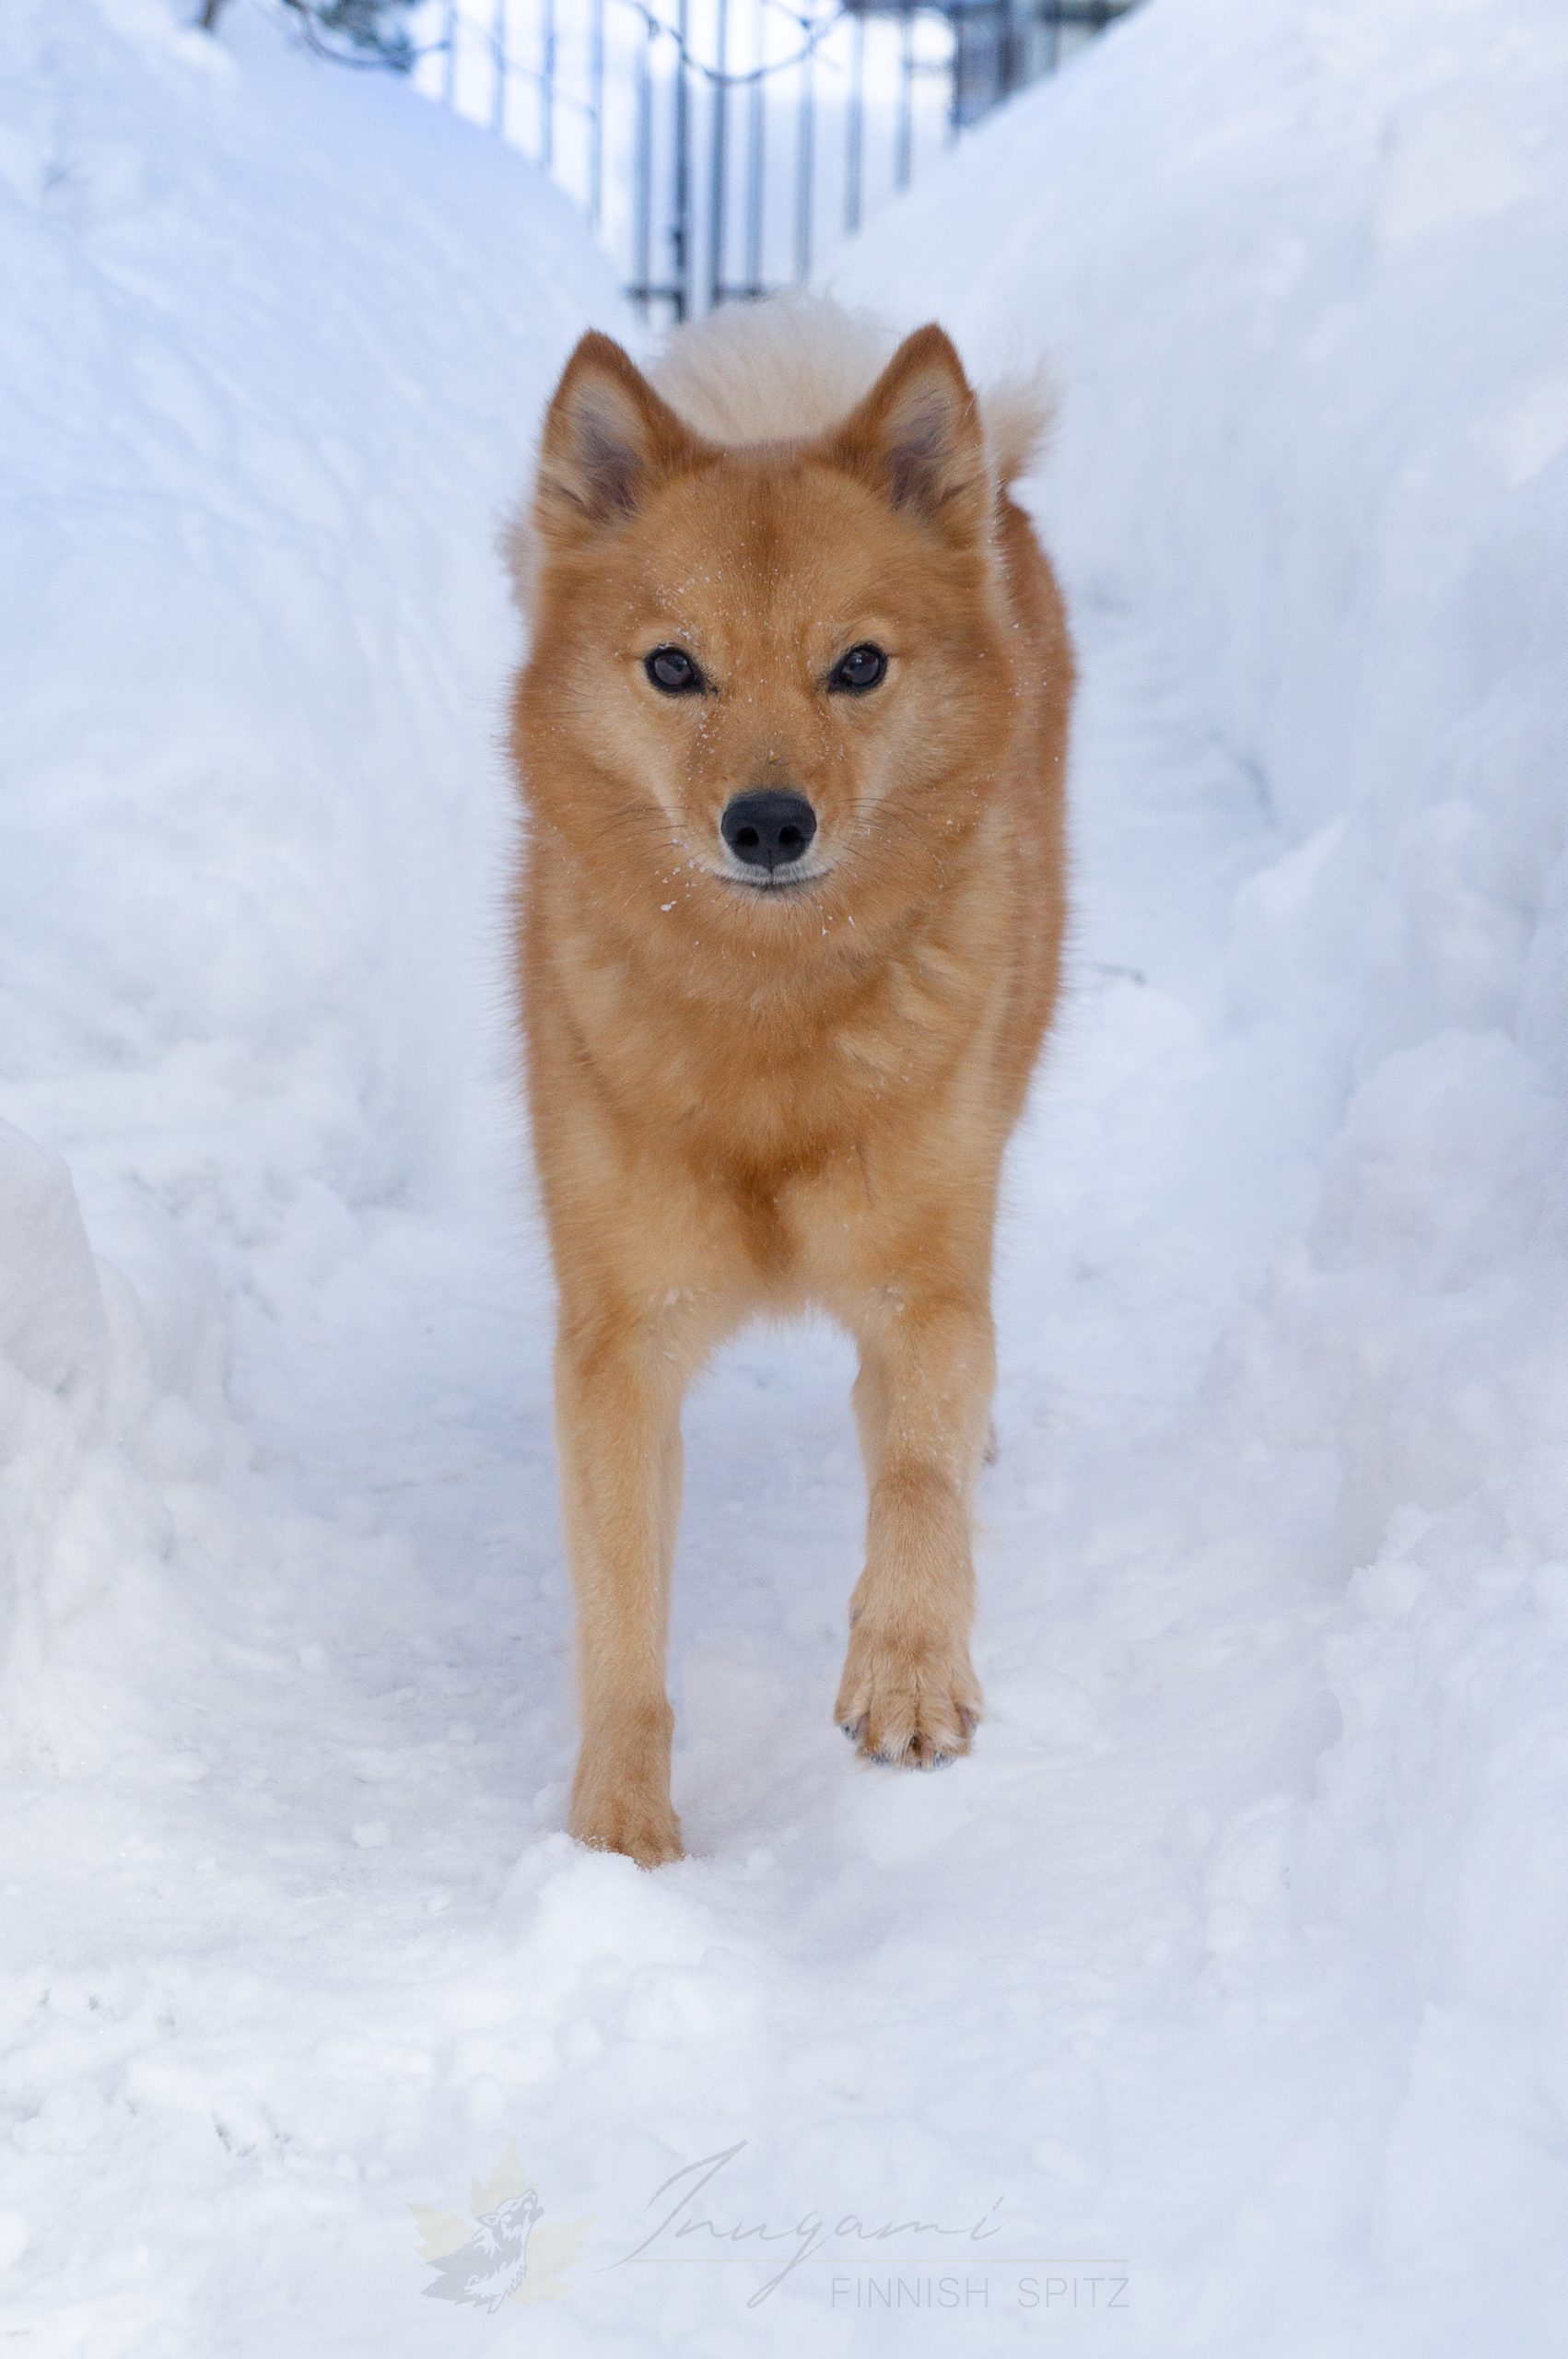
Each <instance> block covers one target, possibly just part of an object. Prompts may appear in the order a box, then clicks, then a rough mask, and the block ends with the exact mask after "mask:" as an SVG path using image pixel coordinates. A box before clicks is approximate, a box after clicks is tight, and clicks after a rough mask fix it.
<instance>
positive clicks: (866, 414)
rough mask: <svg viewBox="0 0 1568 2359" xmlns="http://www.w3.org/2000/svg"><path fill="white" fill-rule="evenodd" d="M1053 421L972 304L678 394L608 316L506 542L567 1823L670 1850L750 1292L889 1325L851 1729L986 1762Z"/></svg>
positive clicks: (914, 1756)
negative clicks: (980, 1566)
mask: <svg viewBox="0 0 1568 2359" xmlns="http://www.w3.org/2000/svg"><path fill="white" fill-rule="evenodd" d="M1039 422H1040V421H1039V417H1038V414H1037V411H1036V408H1035V407H1034V406H1033V405H1032V404H1031V403H1030V401H1028V400H1027V399H1025V398H1020V397H1018V396H1016V395H1012V396H1007V397H1005V398H1000V399H996V400H989V401H988V402H987V403H986V404H985V405H982V404H981V402H980V401H979V400H978V399H977V395H976V393H975V392H974V390H973V389H972V387H971V385H970V383H969V381H968V380H967V378H966V377H965V370H964V367H963V364H962V362H961V360H960V359H959V357H958V354H957V352H956V350H955V349H954V346H953V344H952V342H951V341H950V339H949V338H948V336H947V335H946V334H944V333H943V332H942V329H941V328H940V327H937V326H934V325H933V326H929V327H923V328H921V329H919V331H918V332H917V333H916V334H912V335H910V336H908V337H907V339H906V340H905V341H904V342H903V343H901V344H899V345H898V346H897V348H896V350H892V351H891V354H890V348H889V344H888V343H887V342H885V341H883V340H882V339H880V337H879V336H878V335H877V334H875V333H874V332H873V331H872V330H871V329H870V328H868V327H867V326H866V325H865V324H864V323H860V322H859V321H857V320H856V319H854V318H853V317H852V316H851V315H848V314H847V313H844V312H841V311H837V309H835V308H834V307H831V306H827V305H817V304H810V303H802V302H798V301H797V302H789V301H782V302H774V303H771V304H762V305H757V306H754V307H748V308H744V309H737V310H734V311H725V312H720V313H719V314H717V315H715V316H714V317H713V318H712V319H710V320H708V321H706V322H703V323H699V324H697V325H696V326H693V327H688V328H685V329H682V330H678V331H677V332H676V334H674V336H673V339H672V341H671V343H670V345H669V346H668V348H667V350H666V352H665V355H664V357H663V358H662V360H661V362H659V363H658V364H656V365H655V367H654V368H653V369H652V370H651V373H650V374H647V375H645V374H644V373H643V372H642V371H641V370H639V369H638V367H637V366H636V365H635V364H634V363H633V361H632V360H631V359H630V358H628V356H627V354H626V352H625V351H624V350H623V349H622V348H621V346H619V345H617V344H615V343H614V342H613V341H611V339H610V338H609V337H607V336H604V335H603V334H587V335H585V336H584V337H583V338H582V340H581V342H580V343H579V345H578V346H577V348H576V350H575V351H574V352H573V354H572V355H571V358H570V359H569V360H568V364H567V367H566V370H565V371H564V373H563V375H562V377H561V379H560V381H559V384H558V385H557V387H556V393H555V395H554V397H553V399H552V400H551V402H550V405H549V408H548V411H547V414H546V417H545V420H544V431H543V436H542V440H541V444H540V451H539V459H538V467H537V475H536V480H535V483H534V487H533V492H532V510H531V513H530V514H529V515H528V516H527V518H526V520H525V522H524V523H523V524H522V525H521V527H520V528H519V529H518V532H517V534H516V537H515V540H514V545H513V557H514V562H515V565H516V569H517V571H518V574H519V578H520V583H521V588H522V591H523V595H524V600H525V604H526V607H527V611H528V613H529V616H530V619H531V623H532V634H531V646H530V652H529V655H528V659H527V662H526V663H525V665H524V666H523V668H522V670H521V673H520V675H519V678H518V681H517V686H516V691H515V697H514V700H513V706H512V716H511V745H512V752H513V755H514V757H515V766H516V770H517V775H518V779H519V781H520V784H521V792H522V797H523V802H524V805H525V810H526V815H527V821H528V826H527V849H526V853H525V857H524V861H523V865H522V871H521V883H520V889H519V895H518V904H517V914H518V938H517V973H518V982H519V996H520V1005H521V1022H522V1027H523V1034H524V1041H525V1048H526V1065H527V1077H528V1086H529V1093H530V1098H531V1103H532V1141H533V1148H534V1154H535V1156H536V1160H537V1166H538V1172H539V1178H540V1183H541V1193H542V1198H543V1203H544V1214H545V1219H546V1224H547V1227H548V1232H549V1238H550V1244H551V1250H552V1256H553V1260H554V1264H555V1271H556V1283H557V1286H558V1291H559V1323H558V1333H557V1344H556V1420H557V1438H558V1448H559V1455H560V1465H561V1480H562V1492H563V1498H564V1507H565V1520H566V1531H567V1538H568V1551H569V1555H570V1560H571V1567H572V1574H573V1579H574V1585H575V1590H576V1597H577V1623H578V1653H579V1694H580V1707H581V1742H580V1750H579V1759H578V1766H577V1772H576V1778H575V1780H574V1784H573V1788H572V1801H571V1814H570V1825H571V1831H572V1833H573V1834H574V1835H575V1836H576V1837H579V1839H580V1840H581V1841H582V1842H584V1843H586V1844H590V1845H592V1846H595V1847H598V1848H603V1849H606V1850H610V1851H616V1852H622V1853H625V1854H626V1855H627V1856H628V1857H629V1858H631V1859H632V1860H637V1861H638V1862H639V1863H640V1864H641V1865H642V1866H644V1867H652V1866H654V1865H657V1864H658V1863H660V1862H661V1861H664V1860H674V1859H677V1858H679V1857H680V1856H681V1850H682V1840H681V1829H680V1825H679V1822H678V1820H677V1818H676V1815H675V1813H674V1810H673V1806H672V1802H671V1795H670V1752H671V1743H672V1735H673V1714H672V1711H671V1707H670V1704H669V1701H668V1697H667V1695H666V1692H665V1669H664V1658H665V1651H666V1634H667V1627H668V1619H669V1600H670V1583H671V1567H672V1559H673V1552H674V1544H675V1527H676V1520H677V1515H678V1510H679V1500H680V1489H681V1463H682V1461H681V1429H680V1418H681V1404H682V1398H683V1395H684V1393H685V1390H686V1387H687V1386H688V1384H689V1382H690V1380H691V1379H692V1377H693V1375H694V1374H695V1372H696V1370H697V1369H698V1367H700V1366H701V1364H702V1363H703V1361H704V1360H705V1359H706V1358H707V1356H708V1355H709V1354H710V1353H711V1352H712V1351H713V1350H714V1348H715V1346H716V1345H717V1344H720V1341H721V1340H722V1339H723V1338H724V1337H726V1336H727V1335H729V1334H731V1332H733V1331H734V1330H735V1329H736V1328H737V1327H738V1326H739V1325H741V1324H742V1323H743V1321H745V1320H748V1319H750V1318H752V1317H754V1316H758V1315H761V1316H776V1315H779V1314H787V1313H790V1312H792V1311H796V1310H799V1309H804V1308H806V1307H808V1306H814V1307H818V1308H820V1309H823V1310H825V1311H826V1312H827V1313H828V1314H829V1315H830V1316H831V1317H832V1318H833V1319H834V1320H837V1321H838V1322H839V1323H841V1325H842V1326H843V1327H845V1328H846V1329H847V1330H848V1332H849V1333H850V1335H851V1336H852V1337H853V1338H854V1340H855V1342H856V1344H857V1345H858V1347H859V1353H860V1373H859V1377H858V1379H857V1381H856V1384H855V1388H854V1408H855V1414H856V1419H857V1423H858V1426H859V1430H860V1442H861V1447H862V1450H863V1454H864V1459H865V1466H866V1476H867V1483H868V1488H869V1511H868V1519H867V1528H866V1543H865V1565H864V1570H863V1571H862V1573H861V1575H860V1580H859V1583H858V1585H857V1587H856V1589H855V1590H854V1594H853V1598H852V1600H851V1604H850V1614H849V1637H848V1657H847V1660H846V1662H845V1666H844V1675H843V1682H842V1684H841V1686H840V1687H839V1690H838V1696H837V1707H836V1711H837V1719H838V1721H839V1723H840V1725H841V1726H842V1727H843V1728H844V1729H845V1730H846V1731H847V1732H848V1735H849V1736H850V1738H851V1739H852V1741H853V1742H854V1743H855V1744H856V1745H857V1747H858V1748H859V1750H860V1753H861V1754H862V1755H867V1756H868V1757H870V1758H871V1759H872V1760H876V1761H883V1762H896V1763H903V1764H907V1765H910V1766H919V1767H930V1766H939V1765H941V1764H943V1763H945V1762H947V1761H949V1760H951V1759H952V1758H953V1757H954V1755H958V1754H962V1753H965V1752H966V1751H967V1750H968V1749H969V1744H970V1740H971V1737H972V1735H973V1732H974V1731H975V1728H976V1726H977V1723H978V1720H979V1718H980V1709H981V1696H980V1689H979V1685H978V1684H977V1680H976V1677H975V1672H974V1670H973V1667H972V1665H971V1662H970V1654H969V1636H970V1625H971V1622H972V1618H973V1612H974V1588H975V1582H974V1571H973V1564H972V1555H971V1541H970V1520H971V1510H970V1498H971V1492H972V1489H973V1485H974V1482H975V1477H976V1473H977V1468H978V1466H979V1463H980V1461H981V1457H982V1454H983V1452H984V1451H985V1449H986V1446H987V1436H988V1429H989V1411H990V1399H991V1392H992V1387H993V1381H994V1365H995V1349H994V1343H993V1330H992V1319H991V1309H990V1268H991V1241H992V1230H993V1226H994V1221H995V1215H996V1204H997V1191H998V1180H999V1172H1000V1163H1001V1158H1002V1152H1003V1149H1004V1147H1005V1146H1006V1144H1007V1140H1008V1136H1009V1133H1011V1131H1012V1127H1013V1124H1014V1122H1015V1121H1016V1120H1017V1117H1018V1114H1019V1111H1020V1109H1021V1107H1022V1105H1023V1102H1024V1095H1025V1092H1026V1090H1027V1087H1028V1085H1029V1080H1030V1075H1031V1073H1032V1070H1033V1068H1034V1065H1035V1062H1036V1054H1037V1052H1038V1050H1039V1047H1040V1043H1041V1040H1042V1039H1043V1037H1044V1035H1045V1033H1046V1030H1047V1026H1048V1024H1049V1021H1050V1018H1051V1015H1052V1011H1053V1008H1054V1006H1055V1003H1056V1000H1057V996H1058V991H1059V966H1060V957H1061V945H1062V933H1063V925H1064V915H1065V908H1066V854H1065V830H1064V792H1065V789H1064V773H1065V768H1066V761H1067V749H1068V733H1069V721H1070V714H1071V702H1072V695H1073V685H1074V667H1073V657H1072V651H1071V640H1070V637H1069V632H1068V627H1067V620H1066V616H1065V613H1064V609H1063V604H1062V600H1061V597H1060V594H1059V589H1058V585H1057V582H1056V579H1055V577H1054V575H1053V573H1052V571H1051V569H1050V566H1049V564H1048V562H1047V558H1046V557H1045V555H1044V553H1043V552H1042V550H1041V548H1040V546H1039V544H1038V542H1037V540H1036V535H1035V533H1034V530H1033V528H1032V526H1031V524H1030V522H1029V520H1028V518H1027V516H1026V515H1025V514H1024V511H1023V510H1022V508H1021V507H1019V506H1018V505H1017V504H1016V502H1015V501H1014V500H1013V499H1012V497H1011V496H1010V487H1011V486H1012V484H1013V483H1014V482H1015V481H1016V480H1017V478H1018V476H1019V475H1020V474H1022V473H1023V472H1024V470H1025V468H1026V466H1027V464H1028V462H1029V459H1030V455H1031V452H1032V449H1033V447H1034V442H1035V439H1036V434H1037V432H1038V428H1039Z"/></svg>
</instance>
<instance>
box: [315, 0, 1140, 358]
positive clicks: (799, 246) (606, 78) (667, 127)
mask: <svg viewBox="0 0 1568 2359" xmlns="http://www.w3.org/2000/svg"><path fill="white" fill-rule="evenodd" d="M285 5H287V6H290V7H291V8H292V9H293V10H294V12H295V14H296V15H297V16H298V18H299V19H300V20H301V22H302V24H303V25H304V27H305V29H306V33H307V37H308V38H311V39H312V42H313V45H314V46H317V47H321V46H322V45H323V42H322V36H321V32H320V24H319V19H320V18H321V13H322V11H321V8H320V6H317V5H314V0H285ZM1135 5H1137V0H421V5H419V6H417V7H415V9H414V10H413V11H412V13H411V15H410V16H409V18H408V19H407V52H408V53H409V54H410V56H411V59H412V71H413V73H414V76H415V80H416V81H417V83H418V85H419V87H420V88H423V89H424V90H425V91H426V92H427V94H428V95H429V96H430V97H432V98H434V99H438V100H442V101H444V102H445V103H446V104H447V105H449V106H451V107H454V108H456V109H458V110H459V111H461V112H462V113H464V114H466V115H469V116H471V117H473V118H474V119H475V120H477V121H479V122H482V123H487V124H488V125H489V126H490V127H491V128H492V129H493V130H494V131H495V132H496V133H497V135H499V136H501V137H503V138H506V139H508V140H510V141H512V142H513V143H515V144H516V145H517V146H518V147H521V148H522V149H523V150H524V151H525V152H526V153H527V154H529V155H530V156H532V158H534V159H535V160H536V161H537V162H538V163H539V164H540V165H541V166H542V167H543V168H544V170H545V171H547V172H548V173H549V174H550V175H551V177H552V178H553V179H554V180H556V182H559V183H560V185H561V186H562V187H564V188H565V189H567V190H568V192H569V193H570V194H572V195H573V196H574V197H576V198H577V200H578V201H579V203H580V204H581V205H583V206H584V208H585V209H586V211H587V212H588V214H589V216H590V217H591V220H592V222H593V226H594V228H595V229H596V231H597V232H598V234H599V236H600V238H601V239H602V240H603V242H604V243H605V244H606V245H607V246H608V247H609V249H610V251H611V252H612V253H613V254H614V256H615V258H616V260H617V263H618V264H619V267H620V272H621V276H622V281H623V283H624V285H625V287H626V291H627V293H628V294H629V295H630V296H631V297H632V299H634V300H635V301H636V302H638V303H639V304H640V305H641V306H642V307H643V309H644V310H645V311H649V312H653V313H656V314H657V315H659V316H661V317H664V318H667V319H676V320H681V319H687V318H691V317H694V316H697V315H700V314H701V313H702V312H704V311H709V310H711V309H713V308H714V307H715V306H716V305H718V304H720V303H727V302H733V301H736V300H739V299H746V298H749V297H754V296H758V295H763V294H766V293H769V292H771V291H772V290H773V289H775V288H779V287H784V286H788V285H790V284H794V283H799V282H800V281H802V280H804V279H806V278H808V277H809V276H811V275H812V273H813V270H815V269H816V268H817V267H818V266H819V265H820V264H822V263H823V261H824V260H825V258H826V256H827V255H828V253H829V252H831V250H832V248H833V246H834V245H835V244H836V243H837V242H838V241H840V240H841V239H843V238H846V237H851V236H853V235H854V233H855V231H856V230H857V229H859V228H860V224H861V222H862V221H863V220H864V218H865V217H866V216H867V214H868V213H869V212H870V211H871V209H872V207H873V206H874V205H876V204H877V203H878V202H880V201H881V199H882V198H883V196H884V195H885V194H889V193H891V192H892V191H894V190H896V189H899V188H903V187H905V186H907V184H908V182H910V181H911V180H912V179H913V178H914V177H915V176H916V174H917V173H918V172H919V170H920V169H921V167H922V166H923V165H924V164H925V163H926V161H927V160H928V159H929V158H930V157H931V156H933V155H935V154H937V153H939V152H940V151H941V150H942V148H943V147H947V146H949V145H951V143H952V142H953V141H954V139H956V138H957V137H959V136H960V135H961V134H962V133H963V132H964V131H965V130H966V129H967V128H968V126H969V125H970V124H972V123H977V122H978V121H979V120H980V119H981V117H982V116H984V115H986V114H988V113H989V112H990V111H991V110H992V109H993V108H994V107H996V106H997V105H999V104H1000V102H1001V101H1002V100H1004V99H1006V98H1007V97H1008V96H1010V95H1011V93H1012V91H1014V90H1016V89H1018V88H1021V87H1022V86H1023V85H1024V84H1025V83H1027V82H1031V81H1033V80H1035V79H1036V78H1037V77H1038V76H1041V75H1043V74H1048V73H1052V72H1054V71H1055V70H1056V69H1057V68H1058V67H1059V65H1062V64H1063V63H1065V61H1066V60H1067V59H1068V58H1069V57H1070V56H1071V53H1073V51H1074V50H1075V49H1078V48H1080V47H1082V44H1083V43H1084V42H1085V41H1089V40H1091V39H1093V37H1094V35H1095V34H1096V33H1098V32H1101V31H1103V30H1104V29H1105V28H1106V26H1107V25H1109V24H1110V23H1112V22H1113V21H1114V20H1115V19H1116V18H1117V17H1120V16H1124V15H1126V14H1127V13H1128V11H1129V8H1130V7H1132V6H1135ZM325 45H326V46H329V47H330V46H332V44H331V43H326V44H325ZM356 62H360V63H362V62H366V61H365V59H364V55H363V53H360V54H359V56H358V57H357V59H356Z"/></svg>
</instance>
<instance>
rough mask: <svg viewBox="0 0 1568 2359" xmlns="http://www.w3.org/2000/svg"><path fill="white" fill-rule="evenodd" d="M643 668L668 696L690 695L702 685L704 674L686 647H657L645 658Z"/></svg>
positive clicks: (656, 685) (654, 683)
mask: <svg viewBox="0 0 1568 2359" xmlns="http://www.w3.org/2000/svg"><path fill="white" fill-rule="evenodd" d="M642 668H643V670H644V671H645V672H646V673H647V675H648V676H649V679H650V680H651V681H652V683H653V685H654V687H656V688H662V689H663V691H664V693H665V695H666V696H667V697H685V696H690V695H691V693H692V691H693V689H694V688H700V687H701V686H702V674H701V673H700V672H699V671H698V670H697V668H696V664H695V663H693V662H692V659H691V657H690V656H689V655H688V654H687V653H686V651H685V648H684V647H656V648H655V649H654V651H653V652H652V654H651V655H648V656H645V657H644V658H643V664H642Z"/></svg>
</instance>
